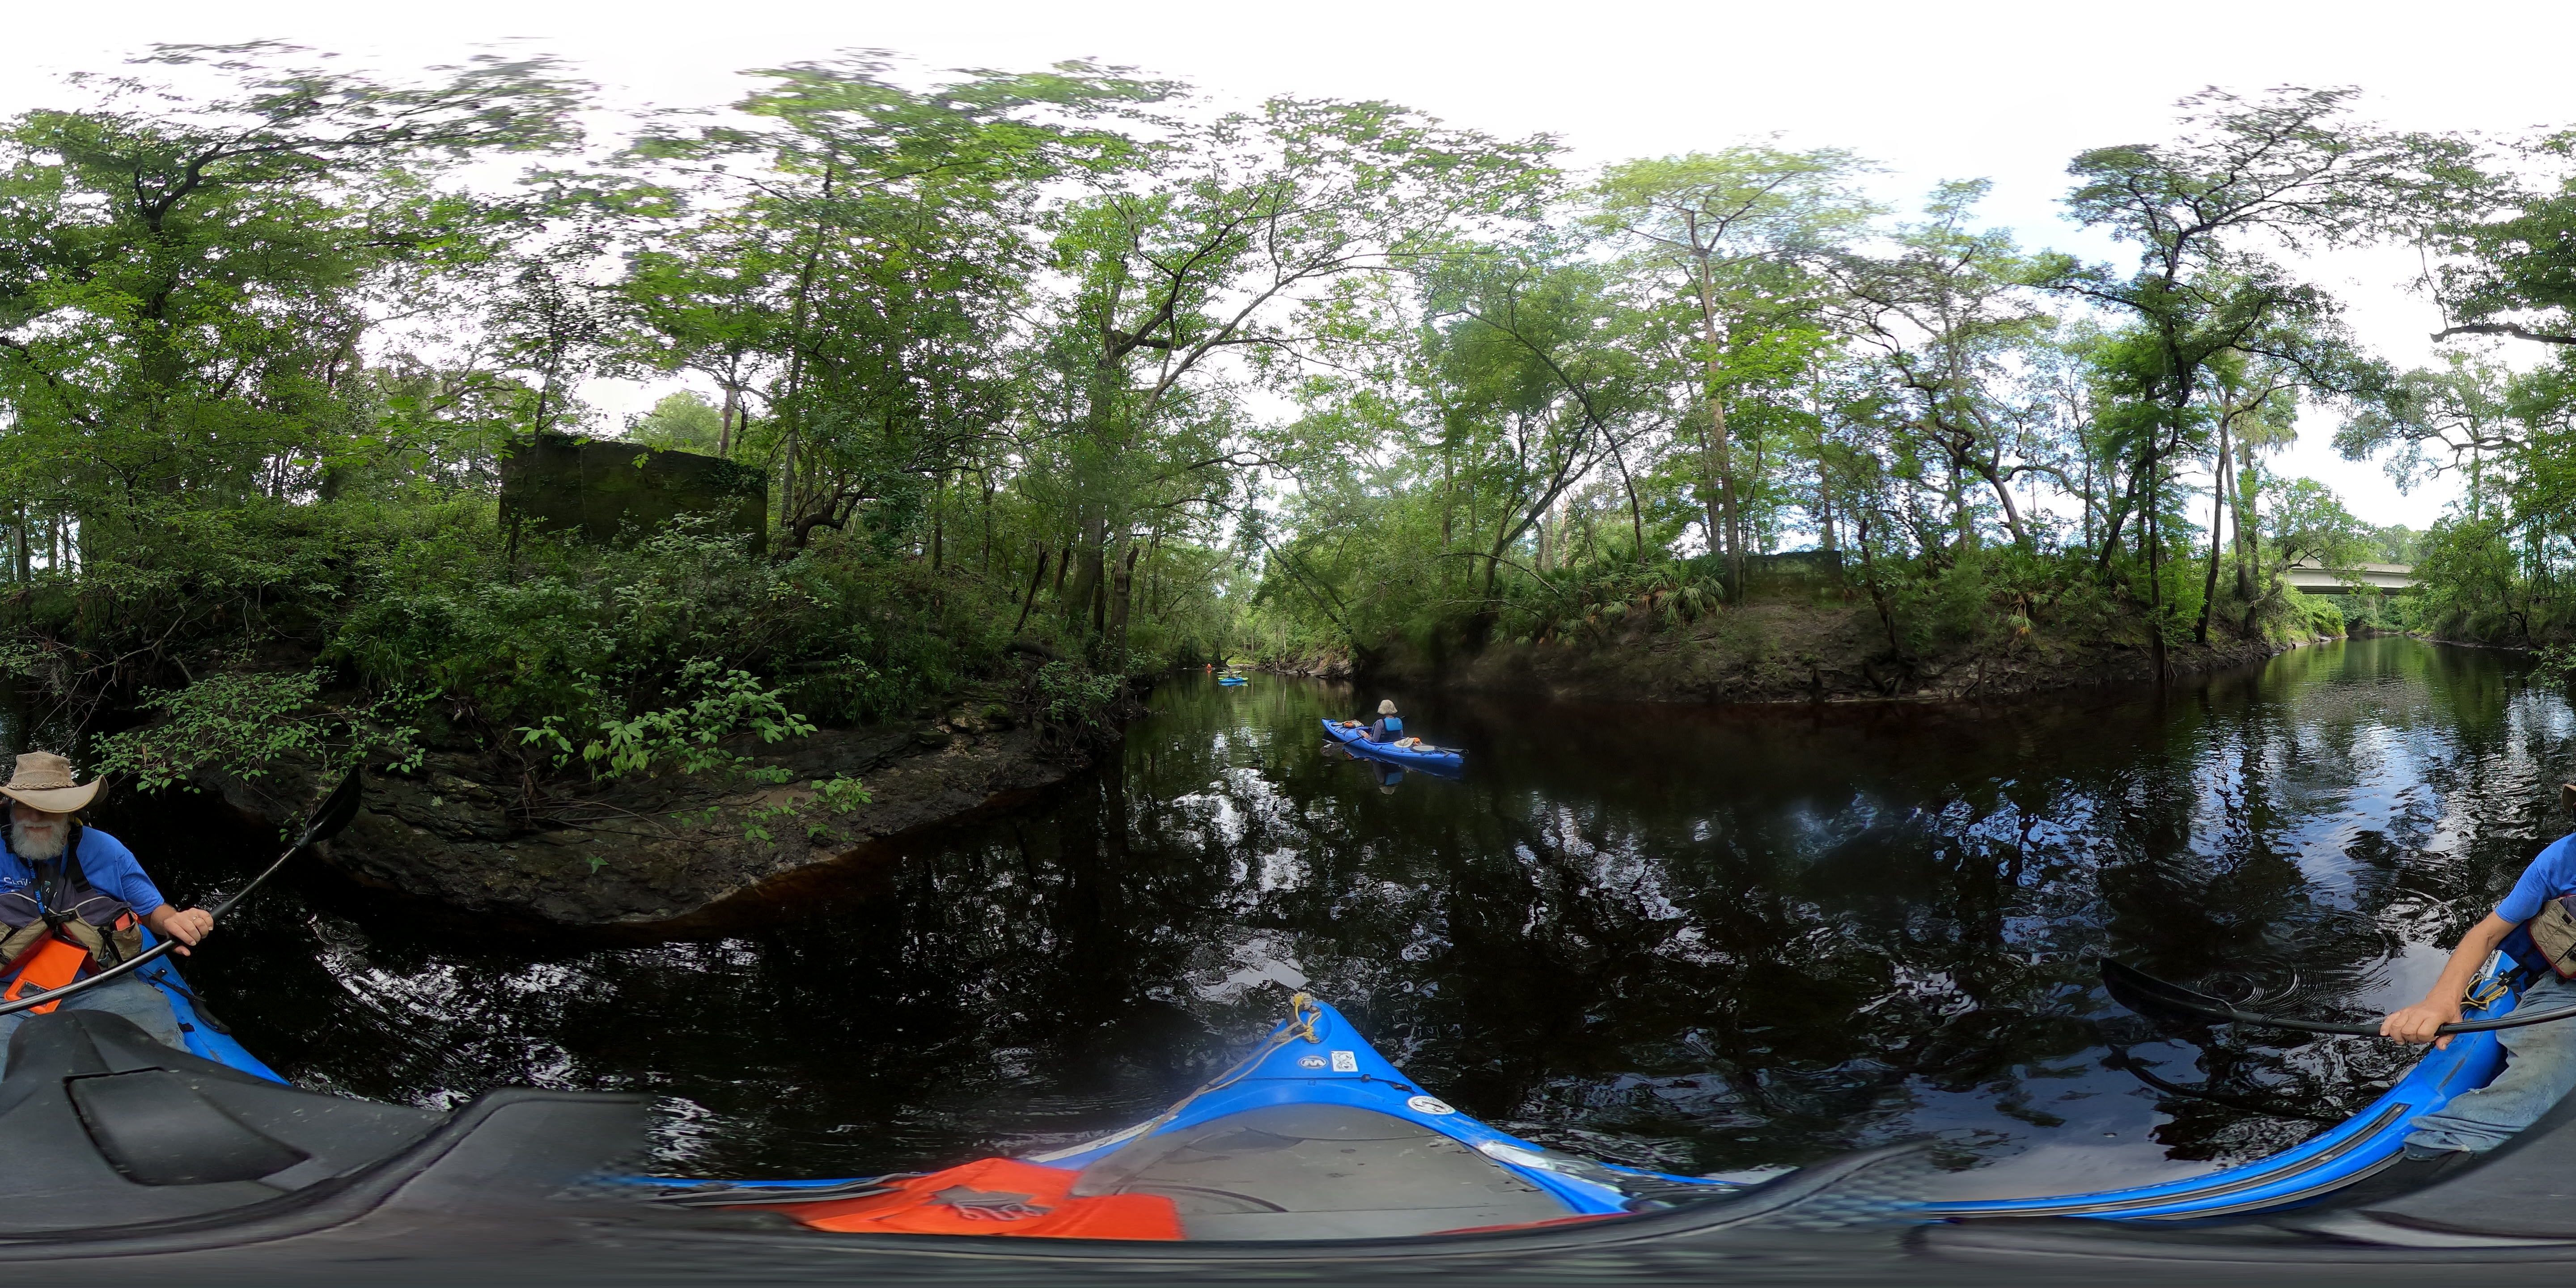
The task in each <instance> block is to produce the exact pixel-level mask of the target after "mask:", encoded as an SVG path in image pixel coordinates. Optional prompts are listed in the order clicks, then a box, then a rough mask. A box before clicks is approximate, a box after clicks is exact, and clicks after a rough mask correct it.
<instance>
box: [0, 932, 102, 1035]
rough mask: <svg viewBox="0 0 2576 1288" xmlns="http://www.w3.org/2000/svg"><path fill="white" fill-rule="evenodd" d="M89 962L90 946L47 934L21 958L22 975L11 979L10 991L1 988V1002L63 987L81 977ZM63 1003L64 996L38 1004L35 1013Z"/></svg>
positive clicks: (19, 967) (19, 968) (19, 960)
mask: <svg viewBox="0 0 2576 1288" xmlns="http://www.w3.org/2000/svg"><path fill="white" fill-rule="evenodd" d="M87 965H89V950H88V949H86V948H83V947H81V946H80V945H79V944H75V943H73V942H71V941H70V940H68V939H64V938H61V937H59V936H56V935H47V936H45V937H44V938H43V939H41V940H39V941H37V944H36V946H35V947H33V948H30V949H28V950H27V951H26V954H25V955H24V956H21V957H20V958H19V959H18V962H17V967H18V977H17V978H15V979H13V980H10V981H9V987H8V989H7V990H6V991H0V1002H14V1001H17V1000H18V999H19V998H21V997H23V996H25V995H27V994H28V993H30V992H37V993H42V992H45V991H46V990H48V989H56V988H61V987H62V986H63V985H65V984H68V983H71V982H72V981H73V980H75V979H77V978H79V977H80V973H81V968H82V967H84V966H87ZM62 1004H63V1003H62V999H60V998H56V999H55V1000H53V1001H50V1002H47V1003H45V1004H44V1005H42V1006H39V1007H36V1008H35V1009H34V1012H33V1013H34V1014H37V1015H43V1014H44V1013H46V1012H47V1011H50V1010H52V1009H54V1008H55V1007H57V1006H60V1005H62Z"/></svg>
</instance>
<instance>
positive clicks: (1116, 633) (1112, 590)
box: [1109, 541, 1141, 668]
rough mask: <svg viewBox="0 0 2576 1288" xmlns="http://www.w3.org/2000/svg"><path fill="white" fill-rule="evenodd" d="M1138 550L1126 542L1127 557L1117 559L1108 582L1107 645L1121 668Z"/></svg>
mask: <svg viewBox="0 0 2576 1288" xmlns="http://www.w3.org/2000/svg"><path fill="white" fill-rule="evenodd" d="M1140 552H1141V548H1140V547H1139V546H1137V544H1136V543H1135V542H1133V541H1130V542H1128V543H1127V557H1126V558H1124V559H1121V560H1119V561H1118V570H1117V571H1116V572H1115V573H1113V574H1111V577H1110V583H1109V646H1110V648H1111V649H1113V650H1115V654H1114V655H1115V656H1116V657H1117V659H1118V661H1119V665H1120V666H1121V667H1122V668H1123V667H1124V666H1125V665H1126V660H1127V613H1128V609H1129V607H1130V606H1131V605H1132V604H1133V602H1134V599H1135V593H1136V556H1137V555H1138V554H1139V553H1140Z"/></svg>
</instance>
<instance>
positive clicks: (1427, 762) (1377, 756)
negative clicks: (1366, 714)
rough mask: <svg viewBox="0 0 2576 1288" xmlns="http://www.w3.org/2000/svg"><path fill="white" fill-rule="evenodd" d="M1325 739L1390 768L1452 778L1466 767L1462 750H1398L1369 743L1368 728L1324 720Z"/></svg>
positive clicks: (1423, 747)
mask: <svg viewBox="0 0 2576 1288" xmlns="http://www.w3.org/2000/svg"><path fill="white" fill-rule="evenodd" d="M1324 736H1325V737H1327V738H1330V739H1332V740H1333V741H1335V742H1338V743H1340V744H1342V746H1343V747H1344V748H1345V749H1347V750H1348V751H1349V752H1350V753H1351V754H1352V755H1354V756H1366V757H1368V758H1369V759H1371V760H1377V761H1383V762H1385V763H1387V764H1390V765H1402V766H1404V767H1405V768H1407V769H1419V770H1421V771H1423V772H1425V773H1430V774H1439V775H1442V776H1444V777H1449V778H1455V777H1457V776H1458V775H1459V774H1460V773H1461V772H1463V771H1464V770H1465V769H1466V767H1467V753H1465V752H1463V751H1457V750H1454V749H1445V748H1440V747H1431V746H1413V747H1399V746H1396V745H1395V744H1394V743H1391V742H1371V741H1369V736H1368V726H1367V725H1362V724H1344V723H1342V722H1341V721H1338V720H1327V721H1324Z"/></svg>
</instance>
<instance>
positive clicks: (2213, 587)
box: [2191, 415, 2228, 644]
mask: <svg viewBox="0 0 2576 1288" xmlns="http://www.w3.org/2000/svg"><path fill="white" fill-rule="evenodd" d="M2227 430H2228V421H2227V417H2225V416H2223V415H2222V416H2220V417H2219V418H2218V455H2217V456H2215V457H2214V458H2212V460H2213V461H2214V462H2215V463H2214V465H2213V467H2212V469H2211V470H2210V478H2209V575H2208V577H2206V578H2204V579H2203V580H2202V583H2201V589H2200V620H2199V621H2197V622H2194V623H2192V626H2191V641H2192V643H2194V644H2207V643H2209V615H2210V613H2211V612H2212V611H2213V610H2214V609H2215V608H2216V607H2217V604H2218V558H2219V555H2220V554H2221V553H2222V552H2223V551H2224V549H2225V545H2224V543H2225V541H2226V534H2227Z"/></svg>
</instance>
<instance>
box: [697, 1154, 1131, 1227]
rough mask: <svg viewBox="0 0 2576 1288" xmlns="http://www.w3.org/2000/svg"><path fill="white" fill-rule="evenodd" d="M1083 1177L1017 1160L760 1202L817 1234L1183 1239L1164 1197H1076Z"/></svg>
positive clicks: (981, 1161)
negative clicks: (845, 1192)
mask: <svg viewBox="0 0 2576 1288" xmlns="http://www.w3.org/2000/svg"><path fill="white" fill-rule="evenodd" d="M1080 1176H1081V1174H1080V1173H1078V1172H1068V1171H1066V1170H1064V1169H1063V1168H1060V1167H1041V1166H1039V1165H1038V1164H1036V1163H1023V1162H1021V1161H1020V1160H1018V1159H1016V1158H982V1159H977V1160H976V1161H974V1162H972V1163H967V1164H964V1165H962V1166H958V1167H951V1168H949V1169H947V1170H946V1171H939V1172H932V1173H930V1174H929V1175H927V1176H913V1177H906V1178H904V1179H902V1180H899V1181H891V1182H888V1184H890V1185H892V1186H893V1189H891V1190H889V1191H888V1192H886V1193H883V1194H867V1195H862V1196H860V1197H858V1198H852V1199H825V1200H823V1201H821V1202H817V1203H754V1204H745V1205H744V1206H746V1207H762V1208H768V1209H770V1210H772V1211H777V1212H784V1213H786V1214H787V1215H789V1216H792V1217H794V1218H796V1219H797V1220H799V1221H802V1222H804V1223H805V1224H807V1225H810V1226H812V1227H814V1228H815V1229H817V1230H839V1231H845V1232H862V1233H870V1234H1006V1235H1019V1236H1022V1237H1028V1238H1040V1239H1178V1238H1180V1237H1181V1216H1180V1213H1179V1212H1178V1211H1176V1210H1175V1209H1174V1208H1173V1207H1172V1201H1171V1200H1170V1199H1167V1198H1164V1197H1163V1196H1161V1195H1159V1194H1101V1195H1094V1196H1090V1197H1085V1198H1076V1197H1074V1196H1073V1192H1072V1191H1073V1183H1074V1181H1075V1180H1077V1179H1079V1178H1080Z"/></svg>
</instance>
